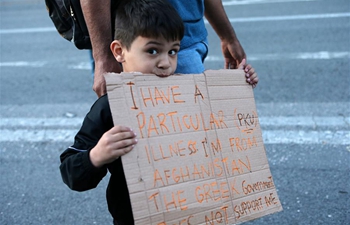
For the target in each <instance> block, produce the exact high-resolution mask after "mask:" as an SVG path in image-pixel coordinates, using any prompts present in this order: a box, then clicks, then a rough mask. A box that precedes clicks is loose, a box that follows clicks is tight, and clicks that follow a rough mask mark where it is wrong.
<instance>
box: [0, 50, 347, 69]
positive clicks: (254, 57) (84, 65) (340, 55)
mask: <svg viewBox="0 0 350 225" xmlns="http://www.w3.org/2000/svg"><path fill="white" fill-rule="evenodd" d="M293 59H296V60H301V59H315V60H327V59H350V52H327V51H320V52H298V53H283V54H250V55H249V56H248V60H249V61H264V60H274V61H276V60H293ZM205 61H206V62H217V61H223V58H222V56H210V55H209V56H208V57H207V58H206V59H205ZM49 64H52V65H54V64H55V63H53V62H50V61H33V62H26V61H15V62H0V67H44V66H47V65H49ZM60 65H62V64H60ZM67 67H68V68H69V69H77V70H91V64H90V62H76V63H71V64H69V65H67Z"/></svg>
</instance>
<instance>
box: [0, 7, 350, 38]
mask: <svg viewBox="0 0 350 225" xmlns="http://www.w3.org/2000/svg"><path fill="white" fill-rule="evenodd" d="M342 17H350V13H348V12H345V13H343V12H340V13H325V14H305V15H289V16H264V17H245V18H229V20H230V22H231V23H246V22H264V21H265V22H266V21H287V20H309V19H332V18H342ZM205 23H208V21H207V20H206V21H205ZM43 32H57V30H56V28H55V27H53V26H52V27H37V28H18V29H0V34H21V33H22V34H27V33H43Z"/></svg>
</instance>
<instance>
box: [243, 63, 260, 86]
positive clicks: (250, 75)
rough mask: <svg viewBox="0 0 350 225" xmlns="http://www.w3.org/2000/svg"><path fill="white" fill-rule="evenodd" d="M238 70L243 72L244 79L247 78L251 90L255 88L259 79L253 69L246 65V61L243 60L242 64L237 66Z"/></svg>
mask: <svg viewBox="0 0 350 225" xmlns="http://www.w3.org/2000/svg"><path fill="white" fill-rule="evenodd" d="M238 69H242V70H244V72H245V77H246V78H247V79H246V81H247V83H249V84H250V85H252V87H253V88H255V87H256V85H257V84H258V82H259V77H258V74H257V73H256V72H255V70H254V68H253V67H252V66H251V65H250V64H246V60H245V59H243V60H242V62H241V63H240V64H239V66H238Z"/></svg>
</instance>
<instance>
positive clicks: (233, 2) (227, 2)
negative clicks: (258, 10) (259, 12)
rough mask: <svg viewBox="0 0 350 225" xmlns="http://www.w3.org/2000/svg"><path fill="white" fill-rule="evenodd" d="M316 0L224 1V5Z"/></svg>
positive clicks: (309, 0) (310, 0) (308, 0)
mask: <svg viewBox="0 0 350 225" xmlns="http://www.w3.org/2000/svg"><path fill="white" fill-rule="evenodd" d="M312 1H316V0H226V1H225V0H224V1H222V4H223V5H224V6H228V5H252V4H268V3H281V2H282V3H286V2H312Z"/></svg>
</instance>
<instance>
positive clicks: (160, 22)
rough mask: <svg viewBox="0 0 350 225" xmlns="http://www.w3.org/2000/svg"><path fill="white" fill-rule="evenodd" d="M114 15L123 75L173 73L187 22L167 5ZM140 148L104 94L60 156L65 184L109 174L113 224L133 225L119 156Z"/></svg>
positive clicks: (143, 5)
mask: <svg viewBox="0 0 350 225" xmlns="http://www.w3.org/2000/svg"><path fill="white" fill-rule="evenodd" d="M115 15H116V20H115V40H114V41H113V42H112V43H111V50H112V52H113V55H114V57H115V59H116V60H117V61H118V62H120V63H122V66H123V70H124V72H141V73H148V74H149V73H152V74H155V75H157V76H170V75H172V74H174V71H175V69H176V64H177V52H178V51H179V49H180V40H181V39H182V37H183V35H184V26H183V23H182V20H181V18H180V16H179V15H178V14H177V12H176V11H175V9H174V8H173V7H172V6H171V5H170V4H169V3H168V2H167V1H166V0H121V1H120V3H119V5H118V7H117V10H116V12H115ZM243 61H244V60H243ZM244 63H245V62H242V63H241V68H242V69H243V65H244ZM245 69H246V74H247V82H248V83H251V84H252V85H255V84H256V83H257V81H258V78H257V75H256V73H255V72H254V69H253V68H251V66H250V65H248V66H246V67H245ZM248 79H249V81H248ZM135 144H137V138H136V134H135V133H134V132H133V131H132V129H130V128H128V127H125V126H122V125H117V124H116V125H114V124H113V120H112V114H111V111H110V107H109V103H108V98H107V95H104V96H102V97H100V98H99V99H98V100H97V101H96V102H95V103H94V105H93V106H92V107H91V109H90V112H89V113H88V114H87V115H86V117H85V119H84V122H83V124H82V127H81V129H80V130H79V132H78V133H77V134H76V136H75V141H74V144H73V145H72V146H71V147H69V148H68V149H67V150H65V151H64V152H63V153H62V155H61V157H60V159H61V165H60V170H61V175H62V179H63V181H64V182H65V183H66V184H67V185H68V187H69V188H71V189H73V190H76V191H85V190H89V189H92V188H95V187H96V186H97V185H98V183H99V182H100V181H101V179H102V178H103V177H104V176H105V175H106V174H107V171H109V172H110V173H111V176H110V180H109V184H108V187H107V196H106V197H107V202H108V209H109V211H110V213H111V215H112V216H113V221H114V224H119V225H123V224H126V225H130V224H134V220H133V215H132V209H131V205H130V198H129V192H128V188H127V184H126V180H125V176H124V171H123V167H122V163H121V160H120V156H122V155H124V154H126V153H128V152H129V151H131V150H132V149H133V147H134V145H135Z"/></svg>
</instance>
